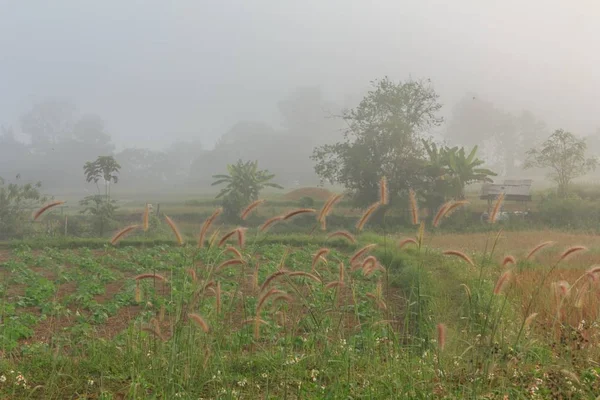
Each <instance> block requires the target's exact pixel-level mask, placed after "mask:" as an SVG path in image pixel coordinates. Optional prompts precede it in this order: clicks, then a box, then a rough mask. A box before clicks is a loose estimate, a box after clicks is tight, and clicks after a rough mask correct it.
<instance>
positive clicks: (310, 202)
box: [298, 196, 315, 208]
mask: <svg viewBox="0 0 600 400" xmlns="http://www.w3.org/2000/svg"><path fill="white" fill-rule="evenodd" d="M298 204H299V205H300V207H301V208H313V207H314V206H315V199H313V198H312V197H308V196H304V197H302V198H301V199H300V200H299V201H298Z"/></svg>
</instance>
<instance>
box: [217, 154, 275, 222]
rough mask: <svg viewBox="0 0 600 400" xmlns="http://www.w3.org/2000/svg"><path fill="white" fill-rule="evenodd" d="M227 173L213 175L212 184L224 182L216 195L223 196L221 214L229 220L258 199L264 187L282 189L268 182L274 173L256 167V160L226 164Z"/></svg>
mask: <svg viewBox="0 0 600 400" xmlns="http://www.w3.org/2000/svg"><path fill="white" fill-rule="evenodd" d="M227 172H228V174H220V175H213V178H214V179H217V180H216V181H215V182H213V183H212V186H216V185H221V184H226V186H225V187H224V188H223V189H221V191H220V192H219V194H218V195H217V197H216V198H217V199H219V198H223V216H224V217H225V218H226V219H227V220H229V221H237V220H238V219H239V214H240V212H241V210H242V208H243V207H245V206H247V205H248V204H250V203H251V202H253V201H255V200H258V195H259V193H260V191H261V190H263V189H264V188H266V187H271V188H276V189H283V187H282V186H280V185H278V184H276V183H273V182H270V181H271V180H272V179H273V178H274V177H275V175H274V174H271V173H270V172H269V171H267V170H259V169H258V161H253V162H252V161H247V162H243V161H242V160H238V162H237V163H236V164H229V165H227Z"/></svg>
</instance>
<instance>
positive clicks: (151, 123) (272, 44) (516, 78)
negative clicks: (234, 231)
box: [0, 0, 600, 148]
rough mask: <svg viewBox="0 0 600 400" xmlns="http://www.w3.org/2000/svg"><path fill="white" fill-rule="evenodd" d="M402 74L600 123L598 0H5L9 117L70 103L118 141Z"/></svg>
mask: <svg viewBox="0 0 600 400" xmlns="http://www.w3.org/2000/svg"><path fill="white" fill-rule="evenodd" d="M384 75H389V76H390V77H391V78H393V79H395V80H400V79H405V78H407V77H408V76H409V75H412V76H413V77H415V78H421V77H423V78H428V77H429V78H431V79H432V80H433V84H434V86H435V88H436V90H437V91H438V93H439V94H440V95H441V96H442V102H443V103H444V104H445V111H446V113H448V112H450V110H451V107H452V105H453V103H454V102H456V101H457V100H458V99H459V98H460V97H461V96H463V95H464V94H465V93H466V92H475V93H477V94H478V96H480V97H482V98H485V99H487V100H490V101H492V102H494V103H496V104H497V105H498V106H501V107H505V108H506V109H508V110H515V111H516V110H519V109H521V108H527V109H530V110H531V111H533V112H534V113H536V114H537V115H539V116H540V117H541V118H542V119H544V120H545V121H546V122H547V123H548V124H549V125H550V127H552V128H558V127H563V128H565V129H569V130H572V131H574V132H576V133H580V134H590V133H591V132H593V131H594V130H595V129H596V128H597V127H600V1H597V0H573V1H571V2H569V1H566V0H520V1H517V0H502V1H496V0H454V1H447V0H446V1H441V0H409V1H398V0H371V1H367V0H362V1H358V0H301V1H292V0H243V1H242V0H237V1H234V0H228V1H219V0H214V1H201V0H170V1H169V0H155V1H151V0H145V1H141V0H137V1H134V0H90V1H84V0H53V1H47V0H38V1H36V0H0V124H5V125H15V126H16V125H18V117H19V115H20V114H22V113H23V112H24V111H26V110H27V108H28V107H30V106H31V104H32V103H33V102H34V101H37V100H42V99H44V98H47V97H52V96H60V97H64V98H69V99H71V100H72V101H73V102H74V103H75V104H76V105H77V106H78V108H79V109H80V111H82V112H94V113H98V114H99V115H101V116H102V117H103V118H104V120H105V121H106V123H107V126H108V130H109V132H110V133H111V134H112V135H113V137H114V140H115V141H116V142H117V144H118V145H119V147H120V148H122V147H123V146H131V145H137V146H144V147H152V148H157V147H159V146H163V145H168V144H169V143H171V142H172V141H173V140H174V139H191V138H199V139H200V140H202V141H203V142H205V143H206V144H207V146H212V144H213V142H214V140H215V139H216V138H217V137H218V136H219V135H221V134H222V133H224V132H225V131H226V130H227V129H228V128H229V127H230V126H232V125H233V124H234V123H235V122H237V121H239V120H264V121H266V122H269V123H272V124H273V125H277V124H278V123H279V121H278V120H277V118H278V111H277V106H276V103H277V101H278V100H280V99H281V98H283V97H284V96H285V95H286V94H287V93H288V92H290V91H291V90H293V89H294V88H295V87H297V86H303V85H320V86H321V87H322V88H323V89H324V91H325V93H326V95H327V96H328V97H329V98H330V99H332V100H335V101H338V102H340V103H341V102H343V99H344V98H345V97H346V96H351V97H352V98H356V96H358V94H360V93H361V91H363V90H365V89H366V88H367V86H368V83H369V81H371V80H373V79H376V78H380V77H382V76H384Z"/></svg>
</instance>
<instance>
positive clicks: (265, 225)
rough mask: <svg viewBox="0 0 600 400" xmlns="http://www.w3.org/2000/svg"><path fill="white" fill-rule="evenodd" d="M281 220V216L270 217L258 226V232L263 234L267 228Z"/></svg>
mask: <svg viewBox="0 0 600 400" xmlns="http://www.w3.org/2000/svg"><path fill="white" fill-rule="evenodd" d="M282 219H283V216H282V215H277V216H275V217H271V218H269V219H268V220H266V221H265V222H264V223H263V224H262V225H261V226H260V229H259V230H260V231H261V232H264V231H265V230H267V228H269V227H270V226H271V225H273V224H274V223H276V222H279V221H281V220H282Z"/></svg>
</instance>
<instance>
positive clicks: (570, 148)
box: [525, 129, 598, 196]
mask: <svg viewBox="0 0 600 400" xmlns="http://www.w3.org/2000/svg"><path fill="white" fill-rule="evenodd" d="M586 150H587V144H586V142H585V140H584V139H578V138H577V137H576V136H575V135H573V134H572V133H571V132H567V131H564V130H562V129H557V130H556V131H554V133H553V134H552V135H551V136H550V137H549V138H548V139H547V140H546V141H545V142H544V143H543V144H542V146H541V149H540V150H538V149H536V148H532V149H530V150H528V151H527V157H528V158H527V161H526V163H525V168H534V167H537V168H549V169H550V170H551V171H552V172H551V173H550V174H549V177H550V178H551V179H552V180H553V181H554V182H556V183H557V184H558V194H559V195H560V196H566V195H567V194H568V192H569V185H570V184H571V182H572V181H573V179H575V178H577V177H579V176H582V175H585V174H586V173H587V172H590V171H593V170H594V169H596V166H597V164H598V160H597V159H596V158H595V157H589V158H586V155H585V153H586Z"/></svg>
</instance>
